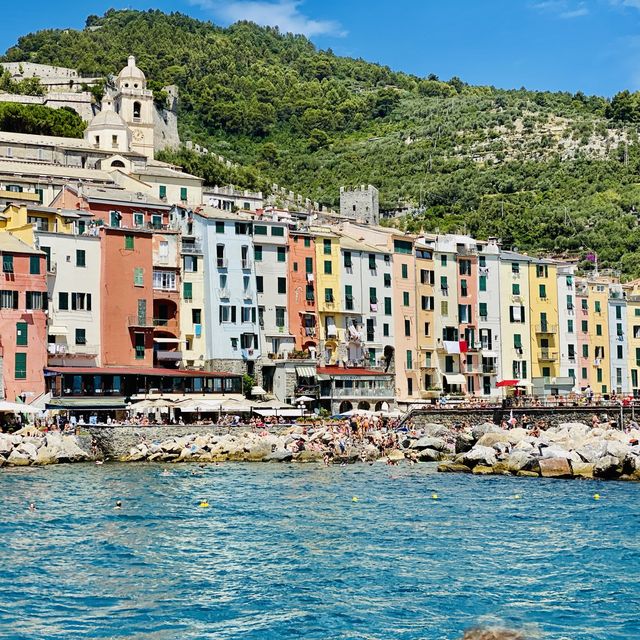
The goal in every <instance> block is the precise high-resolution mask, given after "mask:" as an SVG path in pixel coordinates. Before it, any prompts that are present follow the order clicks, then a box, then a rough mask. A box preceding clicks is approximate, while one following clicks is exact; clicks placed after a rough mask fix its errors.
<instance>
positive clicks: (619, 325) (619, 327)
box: [616, 307, 624, 338]
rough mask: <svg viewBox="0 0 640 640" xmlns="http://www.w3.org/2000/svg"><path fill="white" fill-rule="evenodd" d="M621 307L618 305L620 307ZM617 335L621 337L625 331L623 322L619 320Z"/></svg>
mask: <svg viewBox="0 0 640 640" xmlns="http://www.w3.org/2000/svg"><path fill="white" fill-rule="evenodd" d="M619 308H620V307H618V309H619ZM616 335H617V336H618V337H619V338H621V337H622V336H623V335H624V331H623V330H622V323H621V322H618V323H617V324H616Z"/></svg>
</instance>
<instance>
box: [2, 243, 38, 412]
mask: <svg viewBox="0 0 640 640" xmlns="http://www.w3.org/2000/svg"><path fill="white" fill-rule="evenodd" d="M0 253H2V285H1V286H0V353H1V354H2V383H3V384H2V387H0V392H1V391H2V390H3V391H4V394H3V397H4V398H6V399H7V400H10V401H15V400H17V399H19V400H23V401H26V402H32V401H33V400H35V399H36V398H37V397H38V396H40V395H42V394H43V393H44V391H45V385H44V372H43V369H44V367H45V366H46V364H47V326H46V325H47V316H46V313H45V311H46V309H47V306H48V305H47V302H48V301H47V281H46V272H47V269H46V262H45V260H46V257H45V254H44V253H43V252H42V251H37V250H35V249H33V248H32V247H30V246H29V245H27V244H25V243H24V242H22V241H21V240H18V238H16V237H15V236H14V235H13V234H11V233H9V232H6V231H5V232H2V233H0Z"/></svg>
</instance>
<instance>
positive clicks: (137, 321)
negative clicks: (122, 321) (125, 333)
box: [127, 316, 154, 329]
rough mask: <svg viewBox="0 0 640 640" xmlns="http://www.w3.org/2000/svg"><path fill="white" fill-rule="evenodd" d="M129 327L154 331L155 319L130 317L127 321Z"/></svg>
mask: <svg viewBox="0 0 640 640" xmlns="http://www.w3.org/2000/svg"><path fill="white" fill-rule="evenodd" d="M127 326H128V327H130V328H131V327H136V328H138V327H142V328H149V329H152V328H153V327H154V324H153V318H148V317H146V316H129V318H128V319H127Z"/></svg>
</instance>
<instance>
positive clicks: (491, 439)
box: [476, 431, 512, 447]
mask: <svg viewBox="0 0 640 640" xmlns="http://www.w3.org/2000/svg"><path fill="white" fill-rule="evenodd" d="M498 443H503V444H511V443H512V438H511V437H510V435H509V432H508V431H501V432H495V433H494V432H489V433H485V434H484V435H483V436H482V437H481V438H480V439H479V440H478V442H477V443H476V445H477V446H480V447H493V446H494V445H496V444H498Z"/></svg>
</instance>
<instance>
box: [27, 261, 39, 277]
mask: <svg viewBox="0 0 640 640" xmlns="http://www.w3.org/2000/svg"><path fill="white" fill-rule="evenodd" d="M29 273H30V274H32V275H37V274H39V273H40V256H29Z"/></svg>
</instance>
